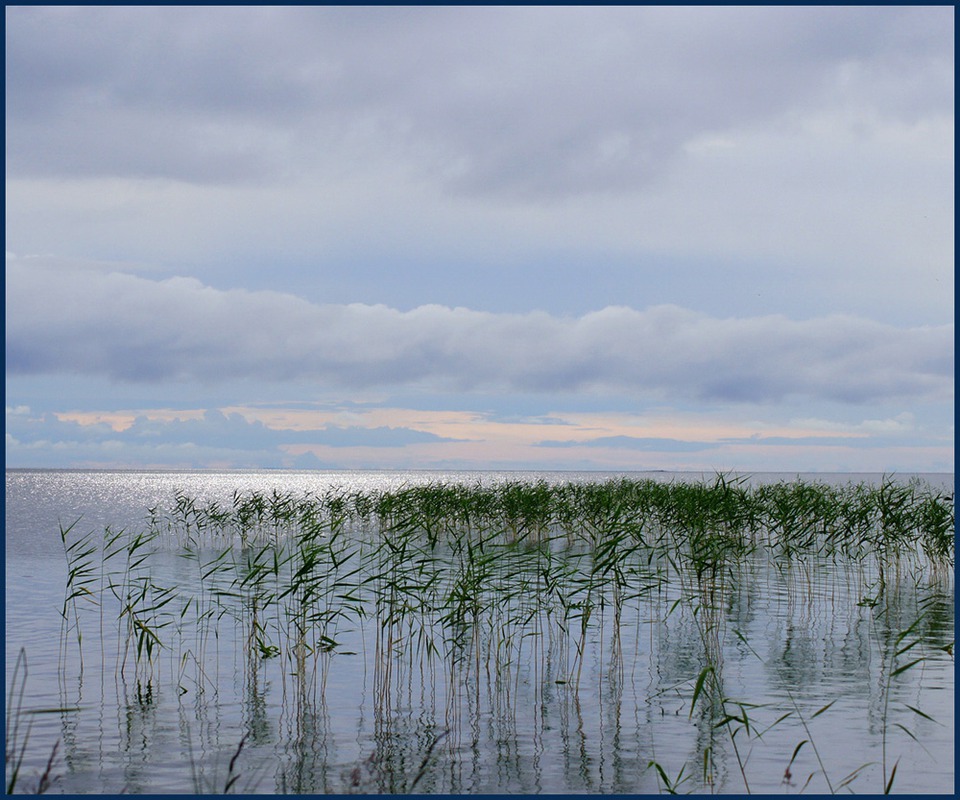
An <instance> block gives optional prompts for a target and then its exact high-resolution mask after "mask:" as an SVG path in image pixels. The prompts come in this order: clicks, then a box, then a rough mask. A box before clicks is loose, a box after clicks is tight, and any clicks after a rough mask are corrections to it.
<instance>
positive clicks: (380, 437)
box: [6, 409, 457, 463]
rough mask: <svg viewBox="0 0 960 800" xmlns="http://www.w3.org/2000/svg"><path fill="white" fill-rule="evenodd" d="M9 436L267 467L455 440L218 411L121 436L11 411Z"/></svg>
mask: <svg viewBox="0 0 960 800" xmlns="http://www.w3.org/2000/svg"><path fill="white" fill-rule="evenodd" d="M6 432H7V434H8V435H9V436H11V437H13V439H14V440H15V441H16V442H17V446H18V447H20V448H24V449H26V450H29V448H30V447H31V446H41V447H42V448H43V449H50V448H52V449H54V450H75V451H81V450H82V451H87V452H90V453H92V452H94V451H96V450H98V449H102V448H103V447H104V446H105V445H108V446H115V447H116V446H122V447H123V448H124V449H125V450H126V451H128V452H131V453H132V452H138V453H146V452H149V451H150V449H151V448H160V447H163V448H166V449H167V450H168V451H169V450H172V449H175V448H177V447H190V448H195V449H197V450H198V451H204V452H218V453H220V454H226V453H234V454H241V455H242V454H251V453H261V454H273V455H272V456H271V458H270V459H269V463H273V462H274V461H276V459H277V456H276V454H277V452H278V448H280V447H281V446H282V445H290V444H297V445H326V446H329V447H390V448H399V447H405V446H407V445H411V444H429V443H436V442H454V441H457V440H455V439H449V438H445V437H442V436H437V435H435V434H432V433H427V432H425V431H418V430H414V429H412V428H392V427H378V428H362V427H343V426H336V425H331V426H327V427H325V428H320V429H315V430H305V431H299V430H285V429H273V428H268V427H267V426H265V425H264V424H263V423H261V422H258V421H256V420H253V421H248V420H246V419H244V418H243V417H242V416H241V415H239V414H223V413H222V412H220V411H217V410H215V409H210V410H208V411H206V412H205V413H204V416H203V418H202V419H188V420H156V419H148V418H147V417H143V416H141V417H137V418H136V419H135V420H134V421H133V424H131V425H130V426H129V427H128V428H125V429H124V430H122V431H115V430H113V429H112V428H111V427H110V426H109V425H107V424H105V423H94V424H84V425H81V424H79V423H77V422H73V421H70V420H60V419H59V418H58V417H57V416H56V415H55V414H51V413H44V414H39V415H29V414H25V413H17V412H16V411H15V410H13V411H8V413H7V415H6ZM238 457H240V456H238Z"/></svg>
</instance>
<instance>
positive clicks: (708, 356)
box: [6, 258, 954, 403]
mask: <svg viewBox="0 0 960 800" xmlns="http://www.w3.org/2000/svg"><path fill="white" fill-rule="evenodd" d="M953 340H954V334H953V325H952V324H951V325H941V326H935V327H933V326H930V327H913V328H898V327H895V326H892V325H886V324H882V323H878V322H874V321H871V320H866V319H862V318H856V317H850V316H828V317H823V318H818V319H810V320H803V321H797V320H791V319H787V318H786V317H783V316H780V315H772V316H763V317H753V318H742V319H737V318H732V319H720V318H715V317H710V316H707V315H704V314H700V313H697V312H694V311H690V310H687V309H683V308H680V307H677V306H672V305H662V306H655V307H652V308H648V309H643V310H636V309H632V308H627V307H619V306H611V307H607V308H604V309H601V310H599V311H596V312H593V313H589V314H585V315H583V316H581V317H559V316H552V315H550V314H547V313H544V312H537V311H533V312H530V313H525V314H495V313H488V312H483V311H475V310H470V309H467V308H448V307H444V306H436V305H425V306H421V307H419V308H414V309H412V310H409V311H400V310H397V309H393V308H389V307H387V306H383V305H363V304H350V305H317V304H312V303H309V302H307V301H305V300H303V299H301V298H298V297H295V296H293V295H289V294H282V293H279V292H268V291H245V290H227V291H224V290H218V289H215V288H212V287H210V286H205V285H203V284H201V283H200V282H199V281H197V280H195V279H191V278H173V279H169V280H164V281H153V280H148V279H145V278H142V277H138V276H133V275H129V274H121V273H103V272H97V271H91V270H70V269H62V268H50V267H46V266H42V265H41V264H39V263H31V261H30V259H17V258H13V259H8V261H7V302H6V359H7V373H8V374H10V375H37V374H89V375H99V376H106V377H109V378H112V379H115V380H120V381H138V382H169V381H184V382H199V383H207V384H215V383H218V382H221V381H227V380H233V379H244V378H249V379H255V380H269V381H287V380H289V381H315V382H319V383H322V384H323V385H324V386H325V387H330V388H334V387H343V388H347V389H361V388H373V387H382V388H400V387H410V388H420V389H425V390H430V391H450V392H469V391H508V392H510V391H512V392H585V393H588V392H594V391H604V392H617V393H627V394H634V393H635V394H638V395H644V396H661V397H668V398H671V399H674V400H676V399H680V398H690V399H695V400H701V401H703V400H706V401H717V402H731V401H739V402H755V403H761V402H776V401H781V400H785V399H787V398H811V399H815V400H830V401H842V402H851V403H866V402H875V401H877V400H884V399H893V398H899V399H911V400H914V401H916V400H928V401H938V402H942V401H945V400H949V399H950V398H951V397H952V396H953V373H954V370H953V360H954V345H953Z"/></svg>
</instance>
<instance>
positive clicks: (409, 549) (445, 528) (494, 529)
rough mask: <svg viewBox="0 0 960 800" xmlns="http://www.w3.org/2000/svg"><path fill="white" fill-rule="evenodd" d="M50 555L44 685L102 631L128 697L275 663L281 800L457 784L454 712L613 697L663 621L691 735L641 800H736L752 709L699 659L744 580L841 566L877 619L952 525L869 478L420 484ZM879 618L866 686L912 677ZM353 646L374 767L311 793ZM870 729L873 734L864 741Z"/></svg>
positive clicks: (893, 632)
mask: <svg viewBox="0 0 960 800" xmlns="http://www.w3.org/2000/svg"><path fill="white" fill-rule="evenodd" d="M61 536H62V539H63V543H64V552H65V555H66V559H67V565H68V581H67V585H66V588H65V593H64V602H63V607H62V611H61V614H62V620H63V625H62V635H61V661H62V664H63V665H64V667H63V668H64V670H66V665H67V664H68V663H73V664H75V665H77V666H78V668H79V670H80V671H81V672H82V671H83V669H84V660H83V652H84V649H85V648H87V647H89V646H90V641H91V640H93V641H98V640H99V641H100V642H102V641H103V637H102V636H99V635H94V634H95V632H96V631H97V630H100V631H102V630H103V626H105V625H108V624H111V625H113V626H115V628H116V633H117V636H116V641H117V642H118V643H119V644H118V646H117V650H116V652H115V653H113V654H112V658H113V663H114V667H115V672H116V675H117V676H118V679H119V680H121V681H123V682H124V684H125V685H126V682H127V681H129V682H130V685H131V686H135V687H136V689H135V690H136V692H137V694H138V695H140V696H142V695H144V694H146V693H149V692H152V691H154V690H155V687H157V686H158V685H159V684H161V683H164V682H165V683H166V684H171V685H173V686H175V687H177V689H178V691H179V692H181V693H187V692H192V693H193V694H200V695H202V694H203V693H204V692H209V693H215V692H216V690H217V686H218V682H219V681H220V677H219V669H220V663H221V661H222V660H223V658H224V657H225V656H226V655H229V656H230V657H231V658H233V659H235V660H237V661H239V662H240V663H242V665H243V667H242V672H243V676H244V678H243V680H244V682H245V684H247V685H248V688H249V692H250V693H252V694H254V695H255V694H256V693H257V692H258V691H260V689H258V686H260V685H261V683H262V680H263V678H262V675H263V672H264V671H265V670H266V669H267V668H268V667H269V665H271V664H276V663H279V664H281V665H282V669H279V670H276V671H275V672H274V673H273V674H275V675H279V676H280V680H281V681H282V687H281V688H282V696H283V698H284V701H283V708H284V719H282V720H281V721H280V723H279V725H280V726H281V728H284V727H285V730H286V731H287V741H288V742H289V758H288V759H287V760H286V761H284V762H283V764H281V767H280V768H279V777H278V778H277V783H278V786H279V787H281V790H283V791H295V792H306V791H347V792H349V791H364V790H369V791H390V792H399V791H405V790H408V789H413V788H416V789H417V790H418V791H444V787H445V786H447V787H449V786H452V785H457V784H456V783H455V781H454V782H453V783H450V781H453V780H454V779H453V778H450V777H449V775H448V776H447V777H443V776H442V775H441V774H440V773H442V771H443V770H442V769H441V768H440V767H439V766H435V765H438V764H443V765H445V766H444V767H443V769H446V770H455V769H462V768H463V767H462V765H460V766H453V764H454V762H455V761H456V759H457V754H458V753H462V752H463V747H464V740H465V739H470V738H471V736H472V737H473V738H474V740H475V739H476V732H474V733H472V734H471V726H472V725H473V724H475V722H476V719H475V717H476V715H477V714H480V713H481V712H485V713H490V714H492V715H493V716H494V717H495V718H496V719H497V720H499V721H500V723H501V724H504V725H507V727H508V728H509V723H510V720H511V718H515V710H516V707H517V704H518V703H520V702H529V701H530V699H531V697H530V695H529V692H530V691H531V688H530V687H532V691H533V693H534V694H533V697H532V699H533V700H534V702H543V697H544V694H545V693H553V692H563V693H565V696H567V697H568V698H570V702H571V703H572V704H573V705H572V706H571V708H574V709H575V710H576V709H577V696H578V692H579V691H580V688H581V686H582V685H583V683H584V681H587V680H591V681H596V680H604V681H606V682H607V684H605V685H608V684H611V682H612V684H614V685H620V684H622V682H623V680H624V675H625V670H626V671H628V670H629V653H625V652H624V639H625V636H626V635H627V633H628V632H629V631H627V630H625V628H626V627H628V626H631V625H632V626H638V625H640V624H641V622H640V621H639V620H643V623H642V624H647V625H649V624H652V623H657V622H662V621H663V620H666V619H667V618H669V617H671V616H674V617H676V616H680V615H686V618H687V619H688V620H690V621H691V624H693V625H694V626H695V628H696V631H697V637H698V639H699V650H698V652H697V653H696V658H695V663H696V669H695V670H693V671H688V672H689V674H688V677H687V679H686V680H685V681H684V682H682V685H679V686H678V687H677V688H676V692H677V694H678V695H680V694H682V695H683V696H684V697H685V698H686V706H685V707H686V709H687V714H688V719H689V720H696V721H697V725H698V726H699V727H698V729H699V730H700V732H701V734H700V736H699V737H698V749H697V754H696V757H695V763H694V761H692V760H688V761H685V762H684V763H683V764H682V765H681V767H680V768H679V772H677V771H676V770H670V769H669V768H668V767H667V766H666V765H665V764H664V763H662V761H661V760H660V759H658V758H652V759H650V760H649V761H648V763H646V764H645V765H643V766H644V768H645V769H647V770H649V775H650V776H651V779H654V778H655V779H656V781H657V785H658V787H659V789H661V790H663V791H669V792H674V791H679V790H682V789H699V790H700V791H712V790H716V789H717V788H718V787H721V786H732V787H734V789H735V790H738V791H740V790H745V791H748V792H749V791H750V775H749V771H748V761H749V758H748V756H747V751H748V750H749V748H750V747H753V746H754V745H755V744H756V743H757V742H759V741H760V739H761V738H762V736H761V734H762V731H761V730H760V729H758V727H757V726H758V725H759V724H760V721H759V720H758V719H757V714H758V713H760V712H759V711H758V709H757V708H756V707H754V706H751V705H750V703H749V702H747V701H746V700H743V699H739V700H738V699H735V698H731V697H730V696H728V692H727V690H726V689H725V683H724V665H723V655H722V652H723V643H724V642H725V641H727V640H728V639H729V638H730V637H734V636H737V635H739V632H738V631H735V630H734V631H731V630H729V625H728V623H727V621H726V616H725V613H724V608H725V607H726V606H727V605H728V604H729V603H731V602H733V598H734V595H735V594H736V591H737V590H739V589H740V587H742V585H743V584H745V583H749V582H750V581H752V580H754V578H753V571H754V570H755V565H756V564H757V562H758V560H760V561H761V562H765V563H770V564H774V565H775V566H776V569H777V570H778V571H779V573H780V574H781V576H783V578H784V582H785V583H784V585H785V586H787V590H786V591H787V595H788V599H787V602H791V603H794V602H795V603H802V602H803V598H804V597H805V596H806V597H809V596H810V595H811V594H815V593H821V594H823V593H827V594H829V593H830V592H831V591H835V588H834V587H831V586H830V585H828V584H827V583H825V580H826V579H821V578H820V577H819V576H818V574H817V570H816V568H815V565H816V564H818V563H823V562H825V561H829V562H833V563H843V564H846V565H849V569H850V570H851V573H850V574H851V575H852V576H854V577H852V578H851V581H852V582H853V583H854V584H855V585H856V586H857V587H859V588H858V589H857V591H858V592H859V593H860V594H861V595H862V599H861V603H862V604H863V605H865V606H870V607H871V608H880V609H883V608H884V604H885V602H886V597H887V595H888V593H891V592H895V591H896V590H897V586H898V585H899V580H900V577H901V576H902V575H904V574H909V575H911V576H913V577H914V578H916V577H917V576H922V578H923V580H925V581H928V582H929V581H933V582H936V581H938V580H949V579H950V576H951V575H952V567H953V560H954V505H953V496H952V494H946V493H943V492H938V491H936V490H934V489H931V488H930V487H928V486H926V485H925V484H923V483H921V482H919V481H914V482H911V483H908V484H902V483H897V482H895V481H894V480H893V479H885V480H883V481H882V483H881V484H880V485H879V486H871V485H864V484H857V485H848V486H846V487H835V486H828V485H824V484H819V483H814V482H804V481H795V482H784V483H778V484H772V485H761V486H756V487H752V486H750V485H749V484H748V483H747V482H746V481H744V480H738V479H732V478H729V477H727V476H724V475H717V476H716V478H715V480H713V481H712V482H699V483H682V482H673V483H664V482H658V481H655V480H652V479H641V480H633V479H620V480H612V481H605V482H596V483H570V484H556V485H551V484H547V483H545V482H533V483H526V482H507V483H503V484H501V485H497V486H484V485H481V484H479V483H478V484H476V485H473V486H464V485H459V484H444V483H437V484H432V485H426V486H410V487H406V488H401V489H398V490H395V491H384V492H375V493H363V492H357V491H338V490H331V491H327V492H324V493H317V494H305V495H301V496H294V495H292V494H285V493H281V492H277V491H274V492H272V493H270V494H260V493H256V492H253V493H247V494H242V493H239V492H237V493H234V495H233V497H232V500H231V501H230V502H229V503H222V502H205V503H204V502H200V501H198V500H197V499H195V498H191V497H189V496H186V495H184V494H182V493H178V494H177V495H176V496H175V497H174V498H173V500H172V502H171V503H170V505H169V506H168V507H165V508H161V507H157V508H153V509H150V510H149V514H148V518H147V525H146V529H145V530H144V531H139V532H132V531H111V530H109V529H108V530H107V531H105V532H104V534H103V535H102V536H99V537H97V536H94V535H93V534H92V533H88V534H85V535H80V534H78V533H76V532H75V529H74V528H72V527H71V528H67V529H64V530H62V531H61ZM161 554H166V555H170V554H174V555H175V556H176V557H177V558H178V559H179V562H180V564H181V567H180V570H179V572H177V573H175V574H171V573H170V572H169V571H167V572H165V573H163V575H164V577H158V575H157V574H156V573H155V571H154V570H153V569H152V563H153V561H154V560H155V559H156V558H158V557H159V556H160V555H161ZM831 574H834V573H831ZM848 583H849V582H848ZM921 583H922V581H921ZM651 614H652V615H653V618H651ZM884 619H885V622H886V624H888V625H889V627H890V630H889V632H888V633H887V634H885V635H886V639H885V641H888V642H889V648H888V650H887V651H886V654H885V658H886V661H885V664H886V666H885V667H884V670H885V671H884V674H883V675H882V676H881V680H884V681H888V682H889V681H892V680H894V679H895V678H896V677H897V675H900V674H902V672H903V671H905V670H906V669H909V668H911V667H913V666H915V665H917V664H920V663H921V662H922V660H923V659H924V658H925V657H926V656H925V653H927V649H926V647H927V646H926V645H924V644H922V643H923V642H925V641H927V639H922V637H918V636H917V635H916V633H917V630H918V628H917V626H918V625H922V624H923V623H922V622H919V621H910V622H908V621H906V620H893V619H890V618H889V617H885V618H884ZM628 620H629V621H628ZM228 629H229V630H230V631H231V634H230V635H229V636H228V635H226V632H227V630H228ZM357 631H361V632H365V634H364V636H363V637H362V639H363V641H364V642H367V641H369V642H370V643H371V648H372V652H370V653H365V654H363V656H364V665H365V666H364V669H367V666H366V665H367V664H369V665H370V666H369V669H370V670H371V671H372V685H373V706H374V709H375V716H376V720H377V725H376V730H377V733H376V739H377V742H378V744H377V750H376V752H375V753H374V754H372V755H371V756H370V758H368V759H367V760H366V761H364V762H363V763H362V764H358V765H357V767H356V769H355V770H353V771H352V772H350V773H349V774H348V775H347V776H336V775H328V774H325V773H324V770H323V769H320V768H319V767H317V766H316V764H314V766H313V767H310V765H309V764H308V763H307V761H309V759H310V758H313V759H316V758H317V752H318V749H319V750H322V747H321V745H319V744H318V742H321V741H322V739H323V736H322V719H323V713H324V712H323V709H324V704H325V695H326V691H327V678H328V675H329V674H330V672H331V670H332V669H333V668H334V665H335V663H336V661H337V659H338V658H341V657H346V656H354V655H357V654H356V652H355V651H351V650H348V649H347V647H349V646H355V645H349V644H345V642H355V641H356V640H357V637H356V636H355V635H353V634H355V633H356V632H357ZM367 633H369V635H366V634H367ZM951 633H952V632H951ZM944 635H945V634H944ZM630 641H633V642H635V641H636V638H631V640H630ZM224 642H232V643H233V644H232V645H231V647H232V648H233V650H232V651H231V653H229V654H225V653H223V652H221V651H220V648H221V646H222V645H223V643H224ZM744 645H745V646H748V647H749V643H748V642H746V641H745V642H744ZM102 646H103V645H102V644H101V647H102ZM942 648H943V649H947V648H952V640H950V641H943V642H942ZM74 651H75V652H76V653H77V654H78V656H79V658H77V659H76V660H73V659H72V657H71V656H70V654H71V653H73V652H74ZM950 652H951V654H952V650H950ZM102 655H105V654H102ZM757 657H758V658H759V656H757ZM598 675H601V676H603V677H602V678H598V677H597V676H598ZM418 693H419V694H418ZM425 698H426V699H425ZM416 703H421V704H423V703H434V704H439V706H440V708H439V710H438V712H437V715H436V717H435V718H434V719H436V720H437V722H436V724H433V726H432V727H430V728H429V729H426V730H423V731H420V732H419V734H418V736H419V737H420V741H419V744H418V746H417V751H416V753H415V754H410V753H409V752H407V751H405V750H404V749H403V747H402V746H398V739H402V738H404V737H407V738H409V736H410V734H409V732H404V731H403V730H398V729H397V728H398V722H397V720H398V718H399V717H398V714H399V711H397V710H398V709H401V708H409V707H410V706H411V704H416ZM464 709H468V712H467V717H469V718H470V719H464V713H465V712H464ZM828 710H829V708H828V707H827V708H819V709H815V710H814V711H812V712H811V711H809V710H808V711H806V712H805V711H804V710H803V709H802V708H801V705H800V704H799V703H798V702H793V704H792V706H791V707H790V708H787V709H786V710H782V709H781V710H780V712H778V716H779V718H778V719H775V721H772V720H771V719H766V722H765V725H766V726H768V727H773V726H775V725H777V724H779V723H781V722H782V721H783V720H786V719H787V718H791V717H792V718H793V719H795V720H796V719H799V720H802V723H803V726H804V729H807V726H808V723H809V722H811V721H812V719H813V718H816V717H817V716H819V715H820V714H825V713H827V712H828ZM914 710H915V711H916V713H917V714H918V715H922V716H928V712H927V711H924V710H918V709H914ZM887 711H888V712H889V709H887ZM890 718H891V717H890V714H889V713H885V714H884V720H885V722H884V724H885V725H886V724H887V722H886V720H888V719H890ZM308 720H312V721H313V722H311V724H310V725H308V724H307V721H308ZM898 724H900V723H898ZM317 725H319V726H320V727H319V728H318V727H317ZM900 727H901V728H903V729H904V730H907V728H906V727H905V726H904V725H903V724H900ZM885 731H886V729H885ZM808 732H809V731H808ZM908 732H909V730H908ZM256 736H257V728H256V726H255V725H253V723H252V722H251V723H250V725H249V727H248V730H247V732H246V733H245V734H244V738H243V739H241V740H240V741H241V745H240V748H242V747H243V743H245V742H247V741H248V737H249V738H250V744H249V745H248V746H255V745H256ZM755 737H759V738H756V740H755ZM240 748H238V749H237V754H238V755H239V753H240ZM804 748H806V751H814V750H815V748H816V740H815V737H813V735H812V734H810V735H807V736H806V737H805V739H804V742H803V743H802V744H800V745H798V746H797V748H796V750H795V751H794V753H793V758H789V754H787V755H786V757H785V759H784V760H785V762H786V763H787V766H786V770H785V783H787V784H788V785H792V784H791V783H790V781H791V778H792V777H793V773H792V772H791V769H793V770H796V766H795V762H796V760H797V759H798V755H799V754H800V753H801V752H804ZM404 752H407V755H406V756H405V757H401V756H402V754H403V753H404ZM398 754H400V755H398ZM723 754H726V755H725V758H724V759H721V758H720V756H721V755H723ZM819 758H820V756H819V753H818V754H817V760H818V761H819ZM883 760H884V763H883V765H882V772H883V776H882V778H883V783H884V787H883V788H884V789H886V790H888V791H889V790H890V789H891V787H892V786H893V782H894V779H895V776H896V765H895V764H894V763H893V762H892V760H891V761H890V763H888V759H887V752H886V733H884V759H883ZM236 761H237V758H236V756H235V757H234V759H233V760H231V762H230V766H229V770H228V773H227V774H228V783H229V785H228V787H227V788H230V787H232V786H233V785H235V782H236V778H237V769H238V768H239V767H238V765H237V764H236V763H235V762H236ZM723 764H735V765H736V768H735V770H734V773H735V774H733V775H731V774H721V773H723V770H724V769H725V767H723V766H722V765H723ZM815 771H817V772H819V773H820V774H821V775H822V776H823V777H824V778H825V779H826V782H827V784H828V786H829V788H830V789H831V790H834V791H839V790H841V789H847V788H849V786H850V784H851V783H853V781H854V780H855V779H856V778H857V777H858V774H859V773H857V771H856V770H854V774H853V777H850V776H836V777H835V778H834V779H833V781H831V778H830V776H829V775H828V770H827V767H826V766H824V764H823V763H822V762H820V763H819V766H818V767H817V769H816V770H815ZM812 777H813V773H812V772H811V775H810V777H808V778H807V782H808V783H809V781H810V779H811V778H812ZM848 778H849V780H848Z"/></svg>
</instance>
